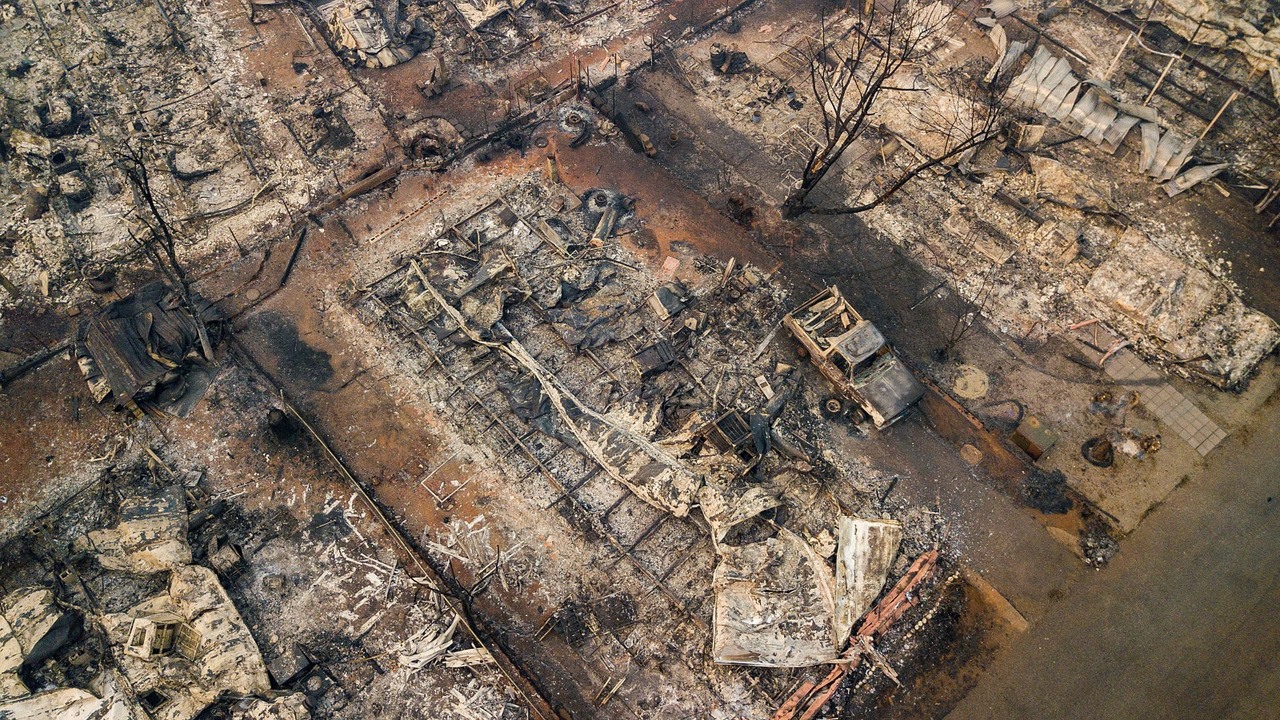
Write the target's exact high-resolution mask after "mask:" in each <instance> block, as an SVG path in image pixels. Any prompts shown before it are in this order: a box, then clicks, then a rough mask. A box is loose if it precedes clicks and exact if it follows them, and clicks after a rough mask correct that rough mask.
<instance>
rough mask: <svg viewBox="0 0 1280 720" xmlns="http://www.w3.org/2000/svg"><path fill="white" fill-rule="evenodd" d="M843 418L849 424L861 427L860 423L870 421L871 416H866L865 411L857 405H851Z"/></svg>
mask: <svg viewBox="0 0 1280 720" xmlns="http://www.w3.org/2000/svg"><path fill="white" fill-rule="evenodd" d="M845 416H846V417H848V418H849V422H851V423H853V424H854V425H861V424H862V423H864V422H866V421H868V420H870V419H871V416H870V415H868V414H867V412H866V411H865V410H863V409H862V408H860V407H858V406H857V405H851V406H850V407H849V409H848V410H847V411H846V413H845Z"/></svg>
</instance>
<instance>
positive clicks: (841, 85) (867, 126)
mask: <svg viewBox="0 0 1280 720" xmlns="http://www.w3.org/2000/svg"><path fill="white" fill-rule="evenodd" d="M954 12H955V11H954V8H948V7H946V6H943V5H942V4H940V3H934V4H924V3H918V2H913V1H912V0H881V1H880V2H878V3H877V2H875V0H867V2H866V3H865V5H863V6H862V8H861V10H860V12H859V15H858V19H857V22H856V23H855V24H854V26H853V27H852V28H850V29H849V30H848V31H847V32H844V33H841V34H838V35H835V34H833V33H832V31H831V28H830V26H829V24H828V23H827V22H826V21H825V20H824V21H823V22H822V23H821V25H820V30H819V36H818V37H817V38H816V39H814V40H812V41H811V42H810V43H809V44H808V46H807V47H804V48H800V50H801V52H802V53H804V55H805V57H806V59H807V60H808V70H809V89H810V92H811V93H812V94H813V97H814V100H815V101H816V102H817V104H818V107H819V108H820V109H821V112H822V132H821V133H820V135H819V137H818V138H817V139H816V142H815V143H814V145H813V148H812V149H811V150H810V152H809V156H808V160H807V162H806V164H805V167H804V170H803V172H802V173H801V178H800V185H799V187H797V188H796V189H795V190H794V191H793V192H792V193H791V194H790V195H789V196H788V197H787V199H786V200H785V201H784V202H783V205H782V214H783V217H786V218H796V217H799V216H801V215H804V214H806V213H808V214H814V215H848V214H855V213H860V212H866V211H867V210H871V209H872V208H874V207H876V206H878V205H880V204H881V203H883V202H884V201H885V200H887V199H888V198H889V197H890V196H892V195H893V194H894V193H896V192H897V191H898V190H900V189H901V188H902V187H903V186H904V185H906V184H907V183H909V182H911V180H913V179H914V178H916V177H917V176H919V175H920V174H921V173H924V172H927V171H930V170H933V169H934V168H937V167H939V166H942V165H945V164H949V163H951V162H954V161H956V160H958V159H959V158H960V157H961V156H963V155H964V154H965V153H967V152H969V151H970V150H972V149H974V148H976V147H978V146H979V145H981V144H982V143H984V142H986V141H987V140H988V139H989V138H991V137H993V136H994V135H995V134H997V133H998V132H999V130H1000V129H1001V128H1002V126H1003V124H1004V122H1005V114H1004V112H1003V103H1002V100H1003V95H1004V93H1003V91H1002V90H1001V89H1000V80H1001V79H1000V78H997V80H996V81H995V82H993V83H990V84H988V85H987V86H985V87H981V86H978V85H976V84H972V85H973V89H969V88H967V87H966V85H968V84H970V83H966V82H965V81H964V80H963V79H962V78H960V77H958V76H956V75H952V76H950V77H946V78H943V79H942V83H941V84H942V85H944V86H945V87H942V88H939V87H936V86H930V85H929V84H927V83H926V84H917V83H916V82H915V81H914V79H913V78H911V77H908V73H907V72H905V71H904V70H905V69H906V68H907V67H908V66H913V65H915V64H916V63H917V62H919V61H920V60H922V59H923V58H924V57H925V56H926V55H928V54H929V53H931V52H933V50H935V49H936V48H937V47H939V46H940V45H941V44H943V43H945V42H947V40H948V33H949V29H948V28H949V27H950V21H951V20H952V16H953V14H954ZM939 90H941V91H942V92H938V91H939ZM906 93H918V94H920V96H921V97H922V98H923V100H925V101H935V100H938V97H939V96H941V97H942V98H943V100H945V102H943V104H942V106H934V105H931V104H930V103H929V102H924V101H922V102H920V103H918V104H914V103H913V106H912V109H911V110H910V111H909V114H910V115H911V116H912V118H911V121H912V122H913V123H915V124H917V125H918V126H920V127H921V129H923V130H926V131H928V132H930V133H935V134H936V135H937V136H938V137H940V138H942V143H941V146H940V147H938V148H935V149H934V150H933V151H932V152H929V153H925V154H923V155H922V157H920V158H919V160H918V162H916V163H914V164H913V165H912V166H911V167H909V168H908V169H906V170H905V171H904V172H903V173H902V174H901V175H899V176H898V177H897V179H896V180H894V181H893V182H891V183H889V184H888V185H887V186H886V187H884V188H881V189H879V190H877V191H876V192H875V194H874V196H873V197H872V199H870V200H868V201H866V202H863V203H860V204H855V205H848V206H842V207H836V208H821V207H816V206H814V205H813V204H812V203H811V202H810V201H809V195H810V193H812V192H813V190H814V188H816V187H817V186H818V184H819V183H820V182H822V180H823V178H825V177H826V176H827V174H828V173H829V172H831V170H832V168H834V167H835V166H836V165H837V163H838V162H839V160H840V158H841V157H842V156H843V155H844V153H845V152H846V151H847V150H848V149H849V148H850V147H851V146H853V145H854V143H856V142H857V141H858V140H859V139H860V138H863V137H865V136H866V135H867V133H868V132H869V131H874V130H875V129H876V128H877V123H876V122H875V117H876V115H877V111H878V110H879V109H881V107H882V105H883V104H884V103H885V102H886V101H887V100H889V99H890V96H892V95H901V94H906Z"/></svg>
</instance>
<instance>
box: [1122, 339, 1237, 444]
mask: <svg viewBox="0 0 1280 720" xmlns="http://www.w3.org/2000/svg"><path fill="white" fill-rule="evenodd" d="M1104 369H1105V370H1106V371H1107V374H1108V375H1110V376H1111V378H1112V379H1114V380H1115V381H1116V382H1117V383H1119V384H1120V385H1123V386H1124V387H1126V388H1128V389H1131V390H1136V391H1137V392H1138V394H1139V397H1140V399H1141V402H1142V404H1143V405H1145V406H1146V407H1147V408H1149V409H1150V410H1151V412H1153V413H1155V416H1156V417H1157V418H1159V419H1160V422H1162V423H1164V424H1165V425H1168V426H1169V427H1171V428H1173V431H1174V432H1175V433H1176V434H1177V435H1178V437H1180V438H1182V439H1183V440H1185V441H1186V442H1187V444H1188V445H1190V446H1191V447H1193V448H1195V449H1196V452H1198V453H1200V454H1201V455H1208V454H1209V451H1210V450H1213V449H1214V448H1215V447H1217V446H1218V443H1220V442H1222V440H1223V438H1225V437H1226V436H1227V432H1226V431H1225V430H1223V429H1222V428H1220V427H1218V424H1217V423H1215V422H1214V421H1213V420H1211V419H1209V416H1207V415H1205V414H1204V413H1203V412H1201V411H1200V408H1198V407H1196V406H1195V403H1193V402H1191V401H1190V400H1188V399H1187V398H1186V396H1185V395H1183V394H1182V393H1180V392H1178V391H1177V389H1176V388H1174V387H1173V386H1172V385H1170V384H1169V383H1168V381H1166V380H1165V379H1164V374H1163V373H1161V372H1160V371H1159V370H1156V369H1155V368H1153V367H1151V366H1150V365H1148V364H1146V363H1145V362H1143V361H1142V359H1141V358H1139V357H1138V356H1137V355H1136V354H1134V353H1133V352H1130V351H1129V349H1128V348H1125V349H1123V350H1120V351H1119V352H1117V353H1116V354H1115V355H1112V356H1111V358H1110V359H1109V360H1107V364H1106V365H1105V366H1104Z"/></svg>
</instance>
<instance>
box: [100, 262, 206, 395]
mask: <svg viewBox="0 0 1280 720" xmlns="http://www.w3.org/2000/svg"><path fill="white" fill-rule="evenodd" d="M190 304H191V305H193V306H194V308H190V307H189V306H188V303H187V302H185V301H184V299H183V297H182V294H181V293H180V292H179V291H177V290H174V289H172V288H170V287H169V286H167V285H165V284H164V283H161V282H154V283H151V284H149V285H146V286H144V287H142V288H140V289H139V290H138V291H137V292H135V293H134V294H132V295H130V296H128V297H126V298H124V299H122V300H117V301H115V302H113V303H111V304H109V305H107V306H106V307H105V308H103V309H102V310H101V311H100V312H99V313H97V314H96V315H95V316H93V317H91V318H89V319H88V320H86V321H85V322H84V323H83V324H82V325H81V326H80V331H79V333H78V334H77V337H76V344H75V355H76V361H77V362H78V363H79V365H80V372H81V373H82V374H83V375H84V378H85V380H86V381H87V382H88V383H89V391H90V393H91V394H92V396H93V399H94V401H95V402H102V401H104V400H106V399H107V397H108V396H110V397H112V398H113V399H114V401H115V406H116V407H117V408H125V409H129V410H132V411H134V412H135V413H138V412H141V411H157V412H163V413H168V414H171V415H177V416H178V417H186V416H187V415H188V414H189V413H190V412H191V411H192V410H194V409H195V407H196V404H197V403H199V402H200V398H202V397H204V394H205V392H206V391H207V390H208V389H209V384H210V383H211V382H212V381H213V378H214V375H215V372H216V368H215V367H214V366H213V365H212V364H211V361H212V360H213V358H209V357H205V356H204V355H203V348H202V342H201V336H202V335H205V336H207V337H210V338H211V341H212V342H216V340H217V338H218V331H219V330H220V329H221V327H222V317H221V315H220V313H219V312H218V310H217V308H216V307H214V305H213V304H212V303H210V302H208V301H207V300H205V299H204V298H202V297H200V295H199V294H197V293H194V292H193V293H192V294H191V303H190Z"/></svg>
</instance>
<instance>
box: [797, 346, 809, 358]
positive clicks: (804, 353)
mask: <svg viewBox="0 0 1280 720" xmlns="http://www.w3.org/2000/svg"><path fill="white" fill-rule="evenodd" d="M796 357H798V358H800V359H801V360H804V359H805V358H807V357H809V349H808V348H806V347H805V346H803V345H799V346H797V347H796Z"/></svg>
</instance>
